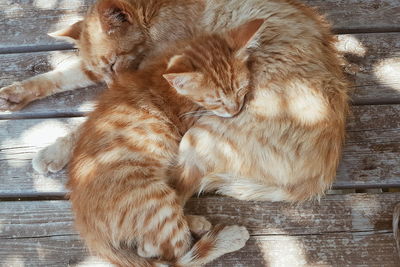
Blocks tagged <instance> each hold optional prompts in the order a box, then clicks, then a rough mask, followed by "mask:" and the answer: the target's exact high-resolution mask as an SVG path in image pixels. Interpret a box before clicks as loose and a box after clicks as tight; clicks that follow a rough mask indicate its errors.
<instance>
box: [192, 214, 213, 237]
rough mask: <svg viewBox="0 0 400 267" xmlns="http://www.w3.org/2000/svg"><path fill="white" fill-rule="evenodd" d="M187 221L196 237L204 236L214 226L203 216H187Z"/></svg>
mask: <svg viewBox="0 0 400 267" xmlns="http://www.w3.org/2000/svg"><path fill="white" fill-rule="evenodd" d="M186 221H187V223H188V225H189V228H190V231H191V232H192V233H193V234H195V235H198V236H202V235H204V234H205V233H207V232H208V231H210V230H211V226H212V224H211V223H210V222H209V221H208V220H207V219H206V218H205V217H203V216H196V215H187V216H186Z"/></svg>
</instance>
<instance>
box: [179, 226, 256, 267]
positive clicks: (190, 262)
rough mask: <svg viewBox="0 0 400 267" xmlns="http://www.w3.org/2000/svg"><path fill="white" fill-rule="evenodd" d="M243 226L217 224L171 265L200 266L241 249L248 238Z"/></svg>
mask: <svg viewBox="0 0 400 267" xmlns="http://www.w3.org/2000/svg"><path fill="white" fill-rule="evenodd" d="M249 237H250V236H249V232H248V231H247V230H246V228H245V227H240V226H237V225H233V226H221V225H217V226H215V227H214V228H213V230H211V231H209V232H208V233H207V234H205V235H204V236H203V237H202V238H201V239H200V240H199V241H197V242H196V243H195V244H194V246H193V247H192V249H191V250H190V251H189V252H188V253H186V254H185V255H184V256H183V257H182V258H180V259H178V261H177V262H176V263H175V264H174V265H173V266H174V267H184V266H201V265H205V264H207V263H210V262H211V261H213V260H215V259H217V258H219V257H221V256H222V255H224V254H226V253H231V252H234V251H236V250H239V249H241V248H242V247H244V245H245V244H246V242H247V240H248V239H249Z"/></svg>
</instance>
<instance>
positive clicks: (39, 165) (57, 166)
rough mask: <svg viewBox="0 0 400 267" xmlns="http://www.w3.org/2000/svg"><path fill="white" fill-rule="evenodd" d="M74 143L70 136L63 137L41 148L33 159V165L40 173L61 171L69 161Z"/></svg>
mask: <svg viewBox="0 0 400 267" xmlns="http://www.w3.org/2000/svg"><path fill="white" fill-rule="evenodd" d="M71 151H72V145H71V142H70V140H69V139H68V137H61V138H59V139H57V141H56V142H55V143H54V144H52V145H50V146H48V147H45V148H43V149H42V150H40V151H39V152H38V153H37V154H36V155H35V157H34V158H33V160H32V166H33V169H34V170H35V171H37V172H38V173H42V174H45V173H48V172H53V173H55V172H58V171H61V170H62V169H63V168H64V167H65V166H66V165H67V164H68V161H69V158H70V156H71Z"/></svg>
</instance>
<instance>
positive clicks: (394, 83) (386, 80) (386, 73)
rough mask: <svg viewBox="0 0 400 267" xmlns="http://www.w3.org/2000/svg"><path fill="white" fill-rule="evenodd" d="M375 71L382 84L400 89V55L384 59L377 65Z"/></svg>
mask: <svg viewBox="0 0 400 267" xmlns="http://www.w3.org/2000/svg"><path fill="white" fill-rule="evenodd" d="M374 72H375V76H376V77H377V78H378V80H379V81H380V82H381V83H382V84H384V85H387V86H390V87H391V88H393V89H395V90H396V91H400V57H396V58H389V59H384V60H383V61H381V62H380V63H379V64H377V65H376V66H375V68H374Z"/></svg>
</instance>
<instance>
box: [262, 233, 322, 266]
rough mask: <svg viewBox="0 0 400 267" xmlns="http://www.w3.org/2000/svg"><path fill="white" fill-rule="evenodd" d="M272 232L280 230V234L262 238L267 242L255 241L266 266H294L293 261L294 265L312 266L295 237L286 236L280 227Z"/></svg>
mask: <svg viewBox="0 0 400 267" xmlns="http://www.w3.org/2000/svg"><path fill="white" fill-rule="evenodd" d="M274 232H276V233H279V232H281V235H272V236H267V237H265V238H263V239H268V242H265V240H263V242H261V241H257V245H258V247H259V249H260V251H261V252H262V253H263V256H264V260H265V262H266V263H267V265H268V266H294V265H293V264H294V263H296V264H295V266H313V265H312V264H310V263H309V262H308V260H307V255H306V253H305V251H304V249H303V245H302V243H301V242H300V241H299V240H297V238H296V237H293V236H288V235H287V233H286V232H284V231H282V230H281V229H274ZM282 248H285V249H282ZM319 264H320V263H319ZM324 266H329V265H324Z"/></svg>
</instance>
